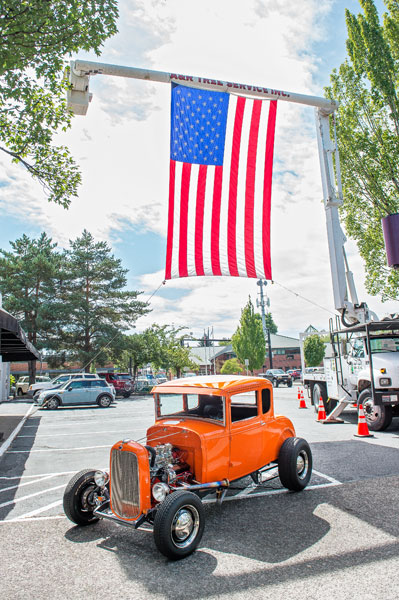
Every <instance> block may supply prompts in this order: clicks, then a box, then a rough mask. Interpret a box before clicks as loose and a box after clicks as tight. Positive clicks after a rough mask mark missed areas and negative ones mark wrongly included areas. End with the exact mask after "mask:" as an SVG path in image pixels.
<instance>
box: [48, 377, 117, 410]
mask: <svg viewBox="0 0 399 600" xmlns="http://www.w3.org/2000/svg"><path fill="white" fill-rule="evenodd" d="M114 400H115V390H114V388H113V387H111V386H109V385H108V384H107V382H106V381H104V380H103V379H71V380H69V381H66V382H65V383H64V384H62V385H61V386H60V387H58V388H56V389H52V390H51V389H50V390H43V391H42V392H41V393H40V394H39V396H38V398H37V404H38V405H39V406H41V407H43V408H48V409H50V410H54V409H56V408H58V407H59V406H71V405H81V404H97V405H98V406H100V407H101V408H107V407H108V406H110V404H112V402H114Z"/></svg>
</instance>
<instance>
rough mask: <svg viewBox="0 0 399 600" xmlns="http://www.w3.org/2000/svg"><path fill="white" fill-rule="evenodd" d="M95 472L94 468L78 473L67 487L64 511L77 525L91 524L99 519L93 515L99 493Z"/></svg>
mask: <svg viewBox="0 0 399 600" xmlns="http://www.w3.org/2000/svg"><path fill="white" fill-rule="evenodd" d="M94 473H95V471H94V470H93V469H84V470H83V471H80V472H79V473H76V475H75V476H74V477H72V479H71V481H70V482H69V483H68V485H67V486H66V488H65V492H64V512H65V514H66V516H67V517H68V519H69V520H70V521H72V522H73V523H76V525H91V524H92V523H96V522H97V521H98V517H95V516H94V515H93V511H94V509H95V506H96V504H95V498H96V495H97V486H96V484H95V483H94Z"/></svg>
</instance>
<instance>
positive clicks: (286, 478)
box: [278, 437, 312, 492]
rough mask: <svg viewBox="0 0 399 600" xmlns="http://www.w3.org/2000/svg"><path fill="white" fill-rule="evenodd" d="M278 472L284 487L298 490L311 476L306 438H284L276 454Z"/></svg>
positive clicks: (309, 453)
mask: <svg viewBox="0 0 399 600" xmlns="http://www.w3.org/2000/svg"><path fill="white" fill-rule="evenodd" d="M278 474H279V477H280V481H281V483H282V484H283V486H284V487H286V488H288V489H289V490H292V491H293V492H300V491H301V490H303V489H304V488H305V487H306V486H307V485H308V483H309V481H310V478H311V476H312V452H311V450H310V447H309V444H308V443H307V441H306V440H304V439H302V438H297V437H291V438H288V439H286V440H285V442H284V443H283V445H282V446H281V448H280V453H279V455H278Z"/></svg>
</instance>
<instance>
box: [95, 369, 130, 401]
mask: <svg viewBox="0 0 399 600" xmlns="http://www.w3.org/2000/svg"><path fill="white" fill-rule="evenodd" d="M98 375H99V376H100V377H102V378H103V379H105V381H106V382H107V383H108V384H109V385H113V386H114V388H115V394H116V395H117V396H123V397H124V398H129V396H130V395H131V393H132V392H133V383H132V378H131V376H130V375H129V373H98Z"/></svg>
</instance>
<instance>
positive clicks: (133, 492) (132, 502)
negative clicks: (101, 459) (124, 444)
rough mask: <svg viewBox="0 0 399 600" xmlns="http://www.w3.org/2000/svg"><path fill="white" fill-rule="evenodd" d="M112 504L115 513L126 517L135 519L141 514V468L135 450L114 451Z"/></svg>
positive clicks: (112, 462)
mask: <svg viewBox="0 0 399 600" xmlns="http://www.w3.org/2000/svg"><path fill="white" fill-rule="evenodd" d="M111 505H112V510H113V511H114V513H116V514H117V515H118V516H120V517H123V518H124V519H135V518H137V517H138V516H139V514H140V483H139V469H138V461H137V456H136V455H135V454H134V453H133V452H128V451H123V452H122V451H121V450H113V451H112V456H111Z"/></svg>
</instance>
